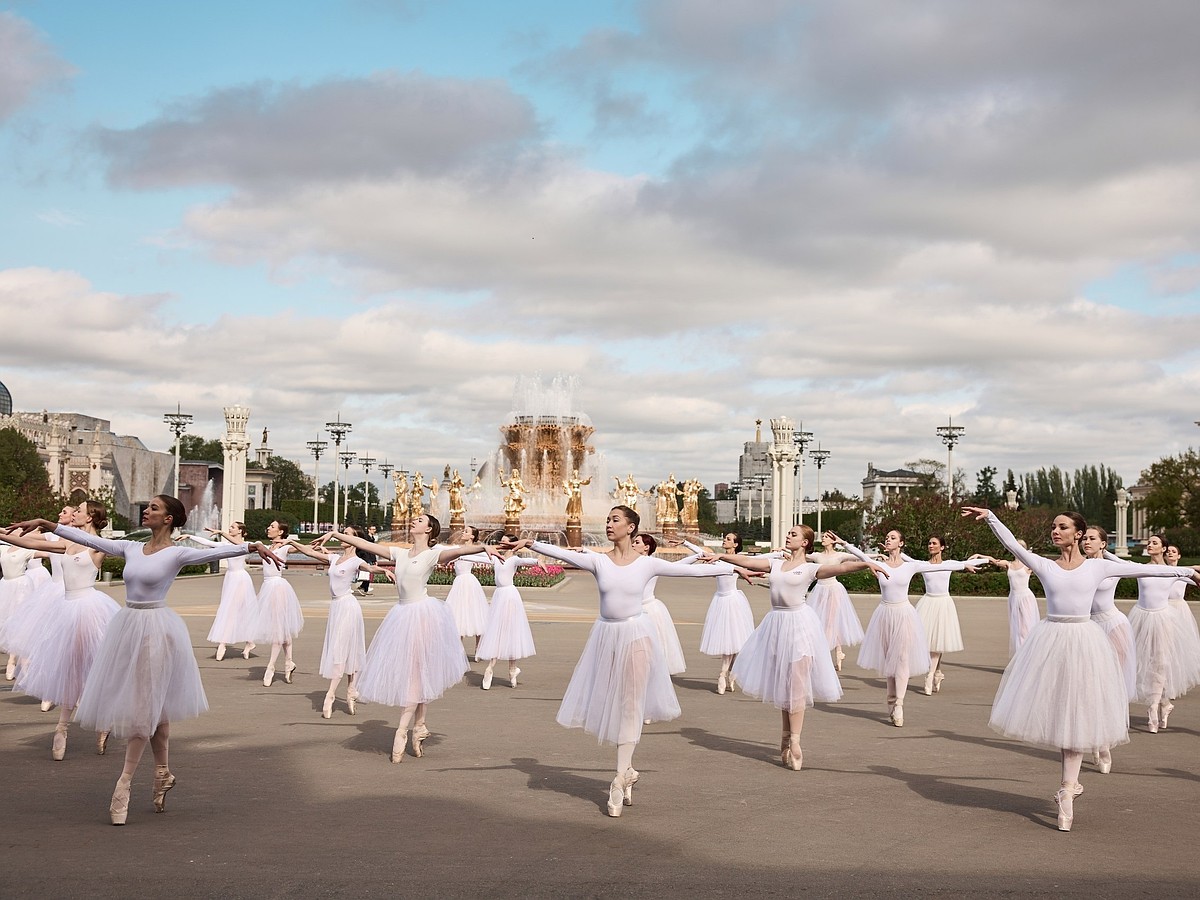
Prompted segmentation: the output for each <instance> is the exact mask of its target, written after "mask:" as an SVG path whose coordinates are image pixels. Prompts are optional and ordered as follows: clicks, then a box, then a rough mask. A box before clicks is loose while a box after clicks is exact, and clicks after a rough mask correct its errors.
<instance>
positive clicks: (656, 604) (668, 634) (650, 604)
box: [642, 597, 687, 675]
mask: <svg viewBox="0 0 1200 900" xmlns="http://www.w3.org/2000/svg"><path fill="white" fill-rule="evenodd" d="M642 612H644V613H645V614H646V615H648V616H649V617H650V621H651V622H653V623H654V630H655V632H657V634H658V639H659V641H660V642H661V643H662V648H663V654H664V655H665V656H666V658H667V671H668V672H670V673H671V674H672V675H680V674H682V673H683V672H686V671H687V662H686V661H685V660H684V658H683V644H681V643H680V642H679V632H678V631H676V630H675V623H674V621H672V619H671V611H670V610H669V609H667V605H666V604H665V603H663V602H662V601H661V600H659V599H658V598H657V597H651V598H650V599H649V600H648V601H646V602H643V603H642Z"/></svg>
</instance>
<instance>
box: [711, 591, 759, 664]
mask: <svg viewBox="0 0 1200 900" xmlns="http://www.w3.org/2000/svg"><path fill="white" fill-rule="evenodd" d="M753 633H754V613H753V612H752V611H751V609H750V601H749V600H747V599H746V595H745V594H743V593H742V592H741V591H739V590H736V589H735V590H732V591H718V592H717V593H716V594H714V595H713V598H712V602H711V603H710V604H709V605H708V613H707V614H706V615H705V616H704V630H703V631H702V632H701V633H700V652H701V653H703V654H704V655H705V656H730V655H732V654H734V653H741V652H742V647H743V646H744V645H745V643H746V641H748V640H749V639H750V635H751V634H753Z"/></svg>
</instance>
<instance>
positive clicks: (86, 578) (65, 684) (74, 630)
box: [5, 500, 120, 760]
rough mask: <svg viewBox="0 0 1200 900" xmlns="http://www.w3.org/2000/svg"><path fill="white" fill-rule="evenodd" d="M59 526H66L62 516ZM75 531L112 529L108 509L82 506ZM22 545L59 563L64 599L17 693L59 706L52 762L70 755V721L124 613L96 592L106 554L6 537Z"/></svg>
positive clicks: (45, 626) (100, 741)
mask: <svg viewBox="0 0 1200 900" xmlns="http://www.w3.org/2000/svg"><path fill="white" fill-rule="evenodd" d="M59 519H60V521H59V524H60V525H62V524H64V523H63V522H62V521H61V519H62V516H61V515H60V516H59ZM72 519H73V523H74V525H75V527H77V528H80V529H82V530H84V531H86V532H87V533H88V534H91V535H95V534H97V533H99V530H100V529H101V528H103V527H104V526H105V525H107V524H108V514H107V513H106V512H105V509H104V505H103V504H101V503H97V502H95V501H92V500H88V501H85V502H83V503H81V504H80V505H79V507H78V508H77V509H76V510H75V514H74V516H73V517H72ZM5 539H6V540H10V541H13V542H14V543H16V544H17V545H18V546H22V547H25V548H27V549H30V550H42V549H44V551H45V552H47V553H49V554H51V558H52V559H57V560H58V561H59V562H60V565H59V572H60V577H61V578H63V582H60V583H61V584H63V589H64V594H63V598H62V600H61V601H59V602H57V603H54V604H53V605H52V606H51V607H50V609H49V614H48V615H47V616H46V617H45V618H44V619H43V620H42V621H41V623H40V624H39V637H40V640H39V641H38V643H37V644H36V646H32V647H30V648H29V650H28V653H29V655H28V657H27V659H28V662H26V663H23V664H22V666H21V670H20V672H19V673H18V675H17V683H16V686H15V687H16V690H19V691H23V692H24V693H26V694H29V695H30V696H32V697H37V698H38V699H39V700H41V701H42V702H43V704H51V705H54V704H57V705H58V708H59V711H58V724H57V725H56V726H55V728H54V738H53V739H52V741H51V745H50V756H51V758H52V759H56V760H61V759H64V758H65V757H66V753H67V731H68V729H69V727H70V724H71V716H72V715H74V713H75V707H76V706H78V705H79V698H80V695H82V693H83V686H84V682H85V681H86V679H87V676H88V672H89V671H90V670H91V668H92V662H93V660H94V659H95V657H96V651H97V649H98V648H99V646H100V641H101V640H102V639H103V637H104V632H105V630H107V628H108V624H109V621H110V620H111V619H112V617H113V616H114V615H116V613H117V610H118V609H119V608H120V607H119V606H118V605H117V602H116V601H115V600H113V599H112V598H111V597H109V596H107V595H105V594H102V593H100V592H99V591H98V590H96V588H95V583H96V572H97V570H98V569H99V567H100V563H101V561H102V560H103V559H104V554H103V553H101V552H99V551H97V550H89V549H88V548H87V547H84V546H82V545H80V544H73V543H68V542H67V541H63V540H60V539H59V538H58V536H57V535H55V540H54V541H47V540H45V539H44V538H43V537H42V536H37V537H15V536H6V538H5ZM107 742H108V733H107V732H101V733H100V734H99V736H98V738H97V741H96V751H97V752H98V753H101V754H103V753H104V749H105V746H106V745H107Z"/></svg>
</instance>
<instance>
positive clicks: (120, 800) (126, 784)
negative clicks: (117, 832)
mask: <svg viewBox="0 0 1200 900" xmlns="http://www.w3.org/2000/svg"><path fill="white" fill-rule="evenodd" d="M132 786H133V776H132V775H122V776H121V777H120V778H118V779H117V786H116V788H115V789H114V790H113V795H112V800H111V801H109V804H108V817H109V819H110V820H111V821H112V823H113V824H114V825H124V824H125V819H126V818H127V817H128V816H129V789H130V787H132Z"/></svg>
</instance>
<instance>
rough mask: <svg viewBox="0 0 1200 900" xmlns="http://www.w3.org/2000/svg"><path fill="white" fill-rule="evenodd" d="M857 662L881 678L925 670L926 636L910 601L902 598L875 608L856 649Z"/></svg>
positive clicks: (927, 661)
mask: <svg viewBox="0 0 1200 900" xmlns="http://www.w3.org/2000/svg"><path fill="white" fill-rule="evenodd" d="M858 664H859V665H860V666H862V668H864V669H872V670H874V671H876V672H878V673H879V674H880V675H883V676H884V677H885V678H893V677H895V676H896V675H902V676H909V675H924V674H925V673H926V672H928V671H929V638H927V637H926V636H925V626H924V625H923V624H922V623H921V617H920V616H918V615H917V611H916V610H915V609H913V607H912V604H911V603H909V602H908V601H907V600H906V601H904V602H903V603H880V604H879V605H878V606H877V607H875V612H873V613H872V614H871V621H870V622H868V623H867V633H866V635H865V636H864V637H863V642H862V646H861V647H860V648H859V649H858Z"/></svg>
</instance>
